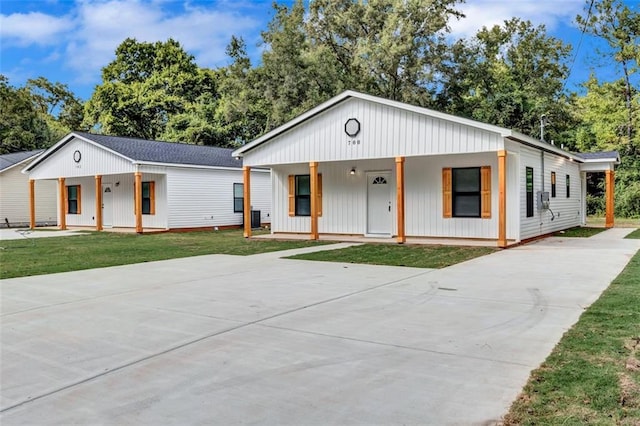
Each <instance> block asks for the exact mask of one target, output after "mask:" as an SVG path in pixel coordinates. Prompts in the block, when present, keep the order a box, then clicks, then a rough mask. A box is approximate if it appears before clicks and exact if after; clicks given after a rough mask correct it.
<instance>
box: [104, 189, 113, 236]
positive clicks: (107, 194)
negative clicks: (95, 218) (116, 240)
mask: <svg viewBox="0 0 640 426" xmlns="http://www.w3.org/2000/svg"><path fill="white" fill-rule="evenodd" d="M102 226H104V227H105V228H111V227H112V226H113V187H112V185H111V184H110V183H104V184H102Z"/></svg>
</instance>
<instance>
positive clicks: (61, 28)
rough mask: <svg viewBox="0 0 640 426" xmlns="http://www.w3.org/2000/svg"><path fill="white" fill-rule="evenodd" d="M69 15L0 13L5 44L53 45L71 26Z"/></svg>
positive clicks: (0, 31)
mask: <svg viewBox="0 0 640 426" xmlns="http://www.w3.org/2000/svg"><path fill="white" fill-rule="evenodd" d="M71 25H72V24H71V20H70V18H69V17H67V16H62V17H55V16H51V15H46V14H44V13H40V12H30V13H12V14H11V15H0V38H2V44H3V46H7V45H9V46H10V45H17V46H21V47H24V46H29V45H32V44H37V45H52V44H56V43H58V42H59V41H60V40H59V38H58V37H60V35H61V34H63V33H64V32H66V31H68V29H69V28H70V27H71Z"/></svg>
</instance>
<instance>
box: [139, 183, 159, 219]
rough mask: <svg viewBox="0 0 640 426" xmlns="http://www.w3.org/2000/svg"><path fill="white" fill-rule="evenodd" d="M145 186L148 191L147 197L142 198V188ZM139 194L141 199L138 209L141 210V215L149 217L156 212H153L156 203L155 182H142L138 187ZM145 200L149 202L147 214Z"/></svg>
mask: <svg viewBox="0 0 640 426" xmlns="http://www.w3.org/2000/svg"><path fill="white" fill-rule="evenodd" d="M145 185H147V186H148V189H149V196H148V197H145V196H144V187H145ZM140 192H141V194H140V199H141V206H140V208H141V210H142V214H144V215H149V216H151V215H154V214H156V212H155V210H156V209H155V201H156V200H155V198H156V197H155V181H145V182H142V183H141V185H140ZM145 200H149V203H148V206H149V208H148V211H147V212H145V202H144V201H145Z"/></svg>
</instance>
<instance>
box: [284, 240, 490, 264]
mask: <svg viewBox="0 0 640 426" xmlns="http://www.w3.org/2000/svg"><path fill="white" fill-rule="evenodd" d="M497 250H498V249H497V248H493V247H465V246H439V245H409V244H403V245H397V244H374V243H371V244H362V245H357V246H351V247H347V248H343V249H337V250H330V251H320V252H315V253H305V254H298V255H294V256H289V257H287V259H303V260H318V261H324V262H344V263H364V264H368V265H387V266H409V267H413V268H445V267H447V266H451V265H454V264H456V263H460V262H464V261H466V260H470V259H473V258H476V257H479V256H484V255H486V254H489V253H493V252H495V251H497Z"/></svg>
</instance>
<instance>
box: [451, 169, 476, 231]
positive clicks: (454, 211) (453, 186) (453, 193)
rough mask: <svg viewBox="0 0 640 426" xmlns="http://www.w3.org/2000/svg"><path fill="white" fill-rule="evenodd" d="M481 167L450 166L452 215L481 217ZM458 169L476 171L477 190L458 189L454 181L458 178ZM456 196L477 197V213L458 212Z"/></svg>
mask: <svg viewBox="0 0 640 426" xmlns="http://www.w3.org/2000/svg"><path fill="white" fill-rule="evenodd" d="M481 169H482V168H481V167H455V168H451V214H452V217H458V218H472V219H473V218H481V217H482V172H481ZM459 170H475V171H477V184H478V185H477V186H478V190H477V191H458V190H457V189H456V183H457V180H458V177H457V173H456V172H457V171H459ZM458 197H476V198H477V211H478V213H477V214H473V215H470V214H460V213H459V212H458V211H457V209H456V199H457V198H458Z"/></svg>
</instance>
